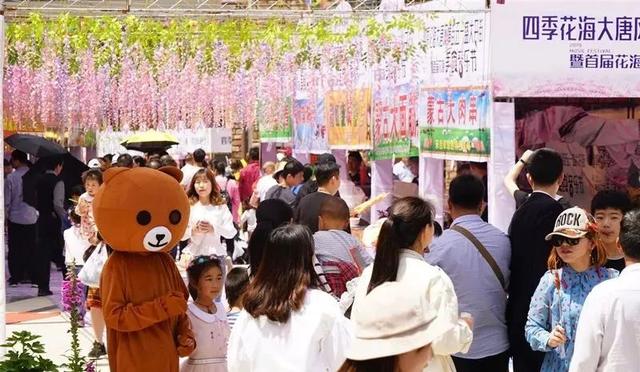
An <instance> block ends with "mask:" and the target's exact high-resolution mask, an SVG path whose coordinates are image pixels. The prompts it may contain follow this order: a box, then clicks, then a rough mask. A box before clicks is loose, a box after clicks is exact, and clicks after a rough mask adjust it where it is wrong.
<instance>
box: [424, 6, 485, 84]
mask: <svg viewBox="0 0 640 372" xmlns="http://www.w3.org/2000/svg"><path fill="white" fill-rule="evenodd" d="M424 17H425V25H426V27H425V30H424V33H423V34H422V35H421V38H420V39H419V40H418V45H419V46H420V45H423V46H425V47H426V48H427V49H426V51H427V53H426V58H421V59H420V60H419V61H417V62H418V63H420V64H421V66H420V68H419V69H418V71H422V76H421V79H422V82H423V83H424V84H426V85H429V86H432V87H452V86H453V87H460V86H475V85H487V84H488V82H489V63H488V61H489V59H488V57H489V51H490V49H489V13H488V12H487V13H485V12H473V13H464V12H454V13H437V14H435V15H425V16H424Z"/></svg>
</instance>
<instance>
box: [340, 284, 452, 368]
mask: <svg viewBox="0 0 640 372" xmlns="http://www.w3.org/2000/svg"><path fill="white" fill-rule="evenodd" d="M423 290H424V287H423V286H418V285H416V286H407V285H406V284H404V285H403V284H402V283H400V282H386V283H383V284H381V285H379V286H377V287H376V288H374V289H373V290H372V291H371V292H369V294H367V295H366V296H364V297H363V298H362V299H360V300H359V303H358V304H357V306H354V308H353V310H352V313H351V321H352V322H353V323H354V325H355V339H354V340H353V342H352V344H351V348H350V349H349V351H348V352H347V355H346V356H347V358H349V359H352V360H368V359H376V358H382V357H386V356H391V355H399V354H402V353H406V352H408V351H412V350H416V349H419V348H421V347H423V346H425V345H428V344H430V343H431V342H433V341H434V340H435V339H436V338H437V337H439V336H441V335H443V334H444V333H445V332H447V331H448V330H449V329H450V328H451V326H452V323H451V322H450V321H449V319H448V318H447V319H440V317H438V313H437V311H436V309H435V308H434V307H433V305H432V304H431V303H429V300H428V298H427V296H425V293H424V292H423Z"/></svg>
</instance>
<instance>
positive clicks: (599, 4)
mask: <svg viewBox="0 0 640 372" xmlns="http://www.w3.org/2000/svg"><path fill="white" fill-rule="evenodd" d="M491 16H492V17H493V21H494V22H493V29H492V33H493V35H494V36H493V37H494V40H499V42H495V43H492V51H491V53H492V80H493V82H494V84H493V86H494V92H493V94H494V96H497V97H638V96H640V48H638V44H639V43H640V22H639V19H640V7H639V6H638V2H637V1H606V0H601V1H583V0H565V1H551V0H541V1H511V0H510V1H506V2H505V3H504V4H494V5H493V6H492V7H491Z"/></svg>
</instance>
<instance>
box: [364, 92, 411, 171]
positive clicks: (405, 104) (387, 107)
mask: <svg viewBox="0 0 640 372" xmlns="http://www.w3.org/2000/svg"><path fill="white" fill-rule="evenodd" d="M417 108H418V87H417V86H416V85H415V84H411V83H407V84H402V85H397V86H394V87H389V88H381V89H380V90H379V91H377V92H376V94H375V95H374V99H373V115H374V118H373V151H372V152H371V154H370V157H371V159H373V160H383V159H392V158H394V157H409V156H418V153H419V151H418V147H419V143H418V136H417V133H418V119H417Z"/></svg>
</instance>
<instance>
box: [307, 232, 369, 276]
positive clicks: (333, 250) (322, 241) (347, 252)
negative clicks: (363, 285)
mask: <svg viewBox="0 0 640 372" xmlns="http://www.w3.org/2000/svg"><path fill="white" fill-rule="evenodd" d="M313 240H314V243H315V246H316V256H318V259H319V260H320V262H322V261H342V262H349V263H352V264H354V265H356V266H357V267H358V268H360V269H361V270H364V268H365V267H367V266H369V265H370V264H371V263H373V258H371V256H370V255H369V253H368V252H367V251H366V250H365V249H364V248H363V247H362V243H360V242H359V241H358V239H356V238H354V237H353V235H351V234H349V233H347V232H345V231H342V230H329V231H318V232H316V233H315V234H313Z"/></svg>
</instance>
